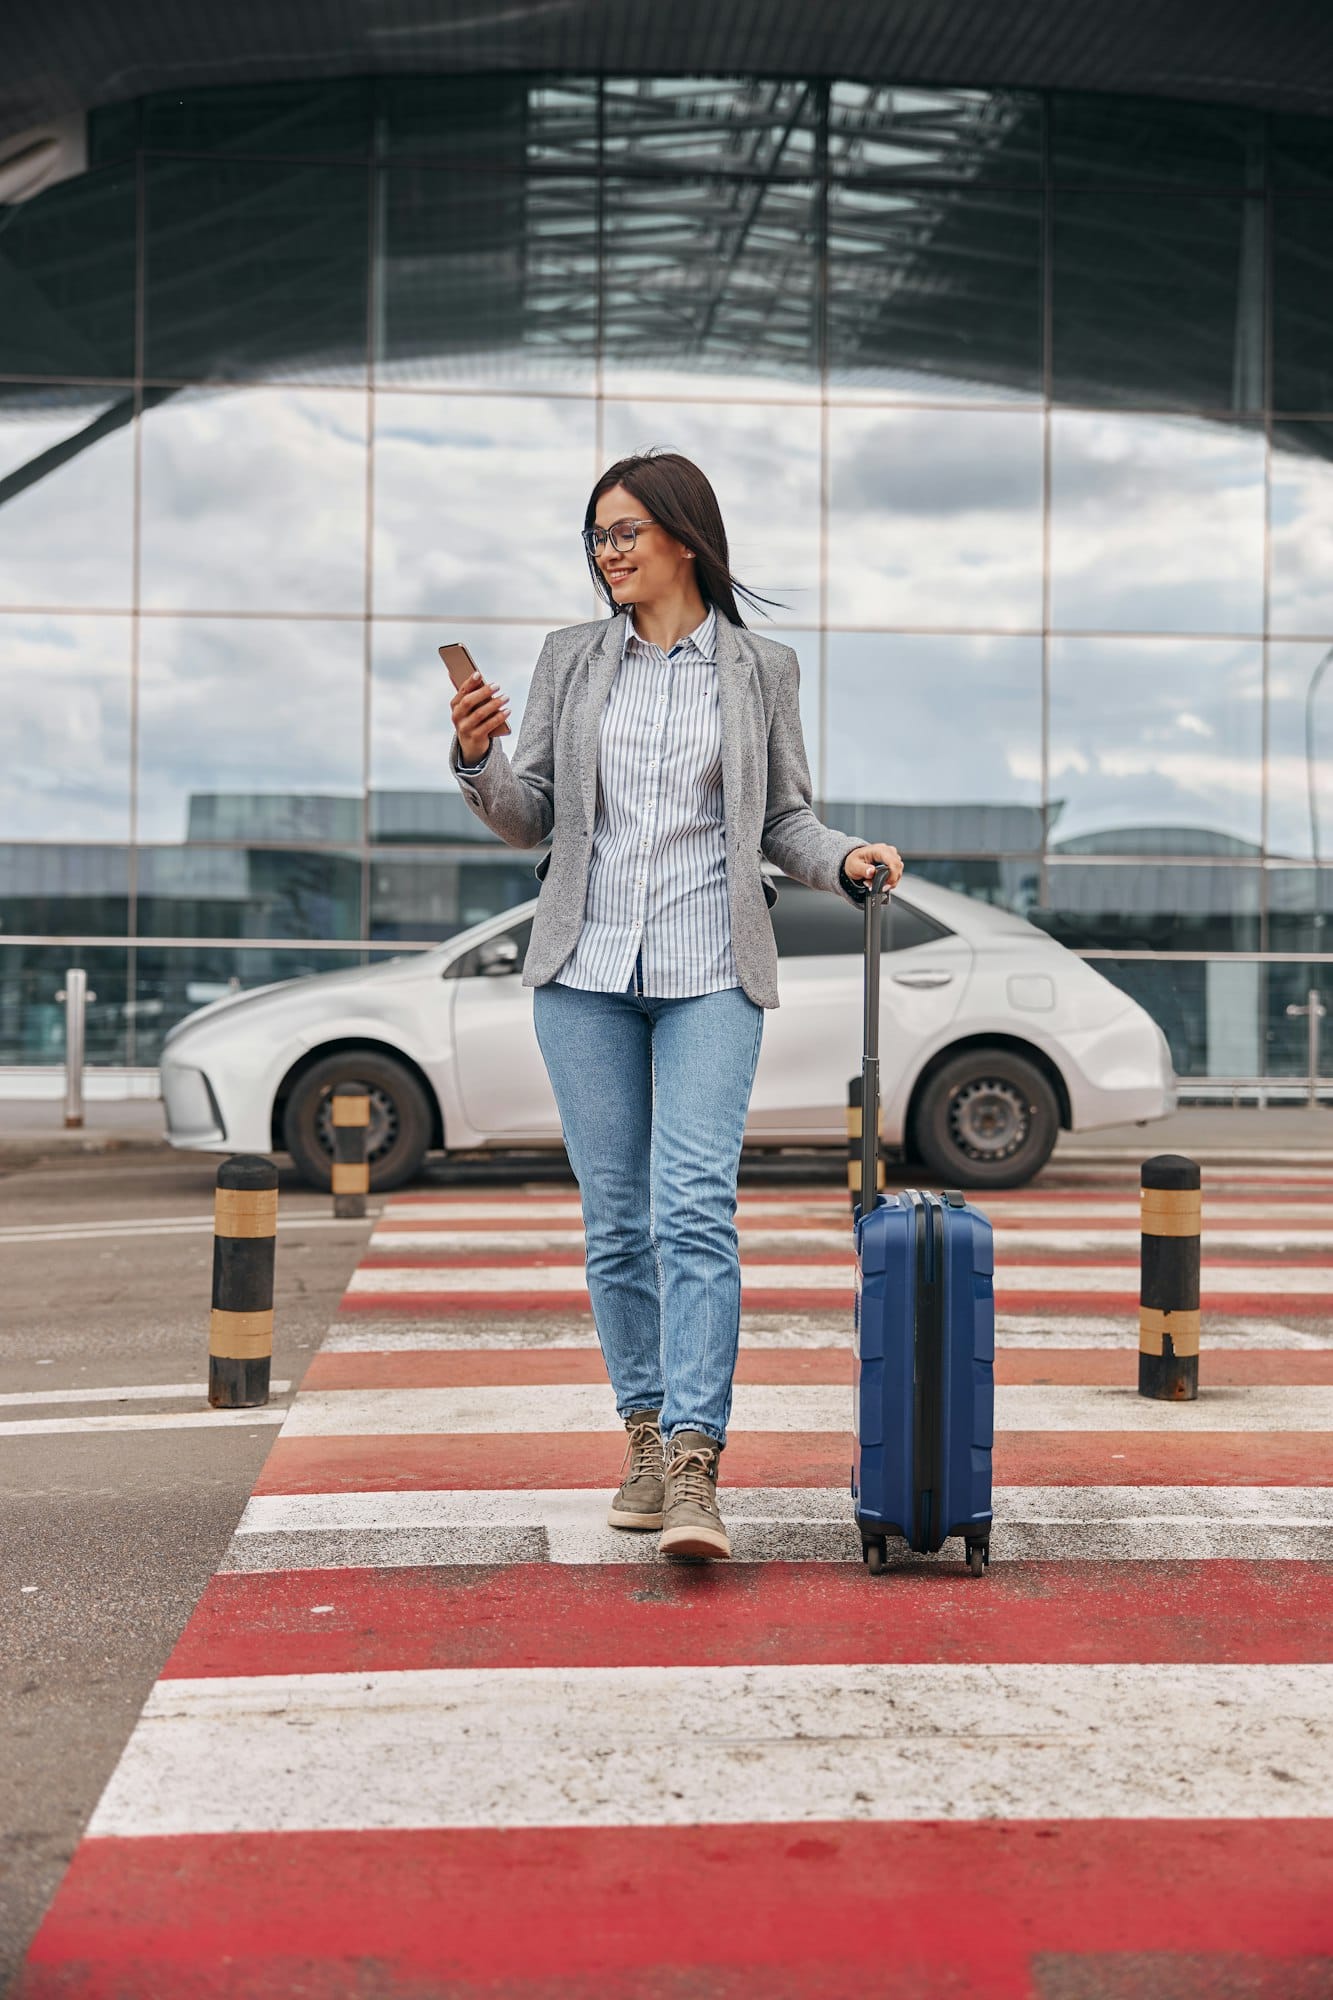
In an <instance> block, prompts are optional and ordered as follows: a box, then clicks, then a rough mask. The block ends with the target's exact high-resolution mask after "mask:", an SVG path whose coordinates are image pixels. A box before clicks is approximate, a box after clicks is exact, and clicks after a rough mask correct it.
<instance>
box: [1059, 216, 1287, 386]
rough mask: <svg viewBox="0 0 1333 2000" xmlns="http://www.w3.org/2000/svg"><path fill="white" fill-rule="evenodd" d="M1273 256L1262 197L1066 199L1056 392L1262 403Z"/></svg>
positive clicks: (1061, 236) (1062, 222)
mask: <svg viewBox="0 0 1333 2000" xmlns="http://www.w3.org/2000/svg"><path fill="white" fill-rule="evenodd" d="M1263 253H1264V245H1263V204H1262V202H1261V201H1260V200H1259V199H1258V198H1256V199H1255V200H1253V201H1251V202H1246V201H1243V200H1236V201H1221V200H1218V201H1212V200H1207V199H1204V198H1201V197H1196V196H1179V195H1099V194H1086V195H1085V194H1066V193H1063V192H1062V193H1060V194H1057V195H1056V197H1055V234H1054V250H1053V256H1054V270H1053V275H1052V293H1053V304H1052V370H1053V382H1054V392H1055V395H1056V396H1057V397H1058V398H1060V399H1061V400H1063V401H1066V402H1072V403H1105V404H1117V403H1118V404H1130V405H1133V404H1139V405H1160V406H1165V407H1169V408H1176V409H1180V408H1197V409H1210V410H1255V409H1260V408H1262V406H1263V400H1264V394H1263V389H1264V380H1263V347H1264V341H1263V334H1264V254H1263Z"/></svg>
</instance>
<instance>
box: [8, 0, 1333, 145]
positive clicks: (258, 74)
mask: <svg viewBox="0 0 1333 2000" xmlns="http://www.w3.org/2000/svg"><path fill="white" fill-rule="evenodd" d="M545 68H551V69H559V70H565V71H572V70H580V69H582V70H604V71H610V72H613V73H616V72H619V73H633V72H654V71H655V72H658V73H663V74H666V73H672V72H675V73H680V72H683V71H695V72H704V71H708V72H713V73H718V72H747V71H761V72H766V73H768V74H771V75H775V76H819V75H838V76H842V77H847V78H852V79H857V78H864V79H867V80H878V79H883V78H893V79H895V80H897V81H899V82H902V83H912V82H915V83H923V84H925V83H975V84H987V85H991V86H1002V85H1008V86H1011V87H1019V86H1027V87H1029V88H1043V89H1063V90H1096V91H1111V92H1116V93H1129V94H1138V95H1144V96H1150V97H1176V98H1194V99H1198V100H1203V101H1212V102H1216V103H1230V104H1246V105H1252V106H1257V107H1259V108H1263V109H1269V110H1286V111H1296V112H1300V111H1304V112H1310V113H1314V114H1316V115H1321V116H1327V115H1329V114H1330V113H1333V7H1330V6H1329V5H1328V4H1327V0H1264V4H1262V5H1256V4H1255V0H1113V4H1111V5H1108V4H1107V0H671V4H670V5H663V4H660V0H659V4H656V5H654V4H651V3H650V0H620V4H615V0H373V4H371V0H322V3H321V0H229V4H227V5H225V6H219V5H218V4H217V0H172V4H171V5H170V6H161V5H156V6H145V5H142V4H134V0H120V4H116V5H107V0H46V4H45V5H43V6H40V7H39V6H33V5H27V6H11V7H8V8H5V9H3V10H2V11H0V137H3V135H4V134H6V133H10V132H17V131H23V130H25V129H26V128H28V127H30V126H33V125H37V124H40V123H43V122H44V121H45V120H47V119H50V118H54V117H58V116H60V115H61V114H62V113H67V112H72V111H78V110H86V109H89V108H91V107H93V106H96V105H99V104H107V103H114V102H117V101H119V100H121V99H125V98H130V97H138V96H142V95H144V94H146V93H149V92H152V91H160V90H169V89H173V88H191V89H195V88H198V87H200V86H201V85H206V84H226V83H253V82H256V81H258V80H260V79H268V80H277V79H295V78H300V77H312V76H314V77H325V76H345V75H365V74H368V73H374V72H402V71H412V70H430V71H449V70H496V69H501V70H503V69H515V70H525V69H526V70H530V69H545Z"/></svg>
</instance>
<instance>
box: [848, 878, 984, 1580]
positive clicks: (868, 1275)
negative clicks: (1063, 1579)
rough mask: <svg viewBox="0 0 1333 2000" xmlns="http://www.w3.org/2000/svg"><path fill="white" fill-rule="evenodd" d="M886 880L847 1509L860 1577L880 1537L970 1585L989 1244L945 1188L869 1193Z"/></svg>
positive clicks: (859, 1212)
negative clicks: (963, 1565)
mask: <svg viewBox="0 0 1333 2000" xmlns="http://www.w3.org/2000/svg"><path fill="white" fill-rule="evenodd" d="M886 878H887V870H884V869H877V870H876V873H875V876H874V880H873V882H872V883H871V885H870V888H869V892H868V894H867V896H866V901H865V913H866V1007H865V1048H864V1051H863V1054H862V1082H861V1135H862V1137H861V1175H860V1189H861V1198H860V1201H859V1202H858V1205H857V1207H856V1209H855V1212H854V1213H855V1232H856V1313H855V1352H856V1396H855V1411H856V1447H855V1457H854V1459H853V1463H852V1500H853V1505H854V1507H855V1512H856V1524H857V1526H858V1528H859V1529H860V1531H861V1549H862V1554H863V1555H864V1557H865V1560H866V1562H867V1564H868V1565H869V1567H870V1569H871V1570H872V1571H875V1572H878V1571H879V1570H881V1569H882V1568H883V1567H884V1561H885V1556H886V1554H887V1537H888V1536H889V1535H890V1534H894V1535H901V1536H903V1537H904V1538H905V1540H906V1541H907V1542H908V1543H909V1545H910V1546H911V1547H912V1548H913V1549H915V1550H917V1551H918V1552H919V1553H921V1554H934V1553H935V1552H936V1551H937V1550H939V1549H940V1548H941V1547H942V1546H943V1544H944V1542H945V1541H947V1540H948V1538H949V1537H950V1536H951V1535H957V1536H961V1537H962V1539H963V1541H964V1543H965V1545H966V1550H967V1562H968V1568H969V1569H970V1570H971V1572H972V1574H973V1576H980V1575H981V1573H982V1571H983V1570H984V1569H985V1567H986V1564H987V1563H988V1561H989V1560H990V1530H991V1447H992V1444H993V1442H994V1433H995V1281H994V1272H995V1259H994V1246H993V1238H992V1232H991V1226H990V1223H989V1222H988V1221H987V1220H986V1217H985V1216H984V1215H982V1214H981V1213H980V1211H979V1210H977V1209H975V1208H973V1207H971V1206H970V1204H969V1203H968V1202H966V1201H965V1200H964V1198H963V1196H962V1195H961V1194H959V1193H957V1192H956V1191H954V1190H953V1189H946V1190H945V1191H944V1193H943V1194H939V1195H936V1194H925V1193H921V1192H918V1190H916V1189H915V1188H908V1189H905V1190H904V1191H903V1192H902V1193H901V1194H897V1195H893V1196H890V1197H887V1198H886V1197H885V1196H884V1195H882V1194H880V1193H879V1191H878V1188H877V1186H876V1181H877V1171H876V1169H877V1166H878V1151H879V1148H878V1134H879V1051H878V1044H879V952H880V921H879V919H880V908H881V903H880V893H881V890H882V888H883V885H884V882H885V880H886ZM867 1194H869V1196H870V1198H871V1199H872V1201H873V1206H871V1207H869V1208H868V1209H867V1207H866V1200H867Z"/></svg>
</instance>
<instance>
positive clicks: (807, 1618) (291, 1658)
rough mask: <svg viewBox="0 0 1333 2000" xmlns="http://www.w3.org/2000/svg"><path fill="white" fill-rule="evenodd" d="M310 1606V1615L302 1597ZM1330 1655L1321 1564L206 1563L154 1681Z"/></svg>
mask: <svg viewBox="0 0 1333 2000" xmlns="http://www.w3.org/2000/svg"><path fill="white" fill-rule="evenodd" d="M315 1604H320V1605H322V1606H323V1609H322V1610H321V1611H320V1612H319V1614H318V1615H316V1614H315V1613H314V1612H313V1611H312V1608H311V1607H312V1606H313V1605H315ZM848 1660H855V1661H857V1662H858V1663H863V1664H866V1663H872V1664H877V1663H885V1664H890V1663H902V1664H907V1663H911V1662H918V1661H919V1662H922V1663H931V1664H939V1663H942V1662H949V1663H954V1662H966V1661H974V1662H979V1663H982V1664H985V1663H988V1662H996V1663H1000V1662H1014V1663H1019V1662H1023V1663H1028V1664H1050V1665H1065V1664H1070V1663H1075V1662H1107V1661H1124V1662H1127V1663H1130V1664H1147V1663H1150V1662H1155V1661H1163V1662H1173V1663H1179V1662H1189V1661H1197V1662H1201V1663H1202V1662H1207V1661H1212V1660H1225V1661H1227V1662H1228V1663H1229V1664H1232V1665H1240V1664H1245V1663H1247V1662H1251V1663H1254V1664H1257V1665H1275V1664H1279V1663H1289V1662H1301V1661H1304V1662H1310V1663H1320V1662H1326V1661H1329V1660H1333V1561H1330V1562H1327V1563H1311V1562H1242V1561H1237V1562H1177V1563H1173V1562H1096V1563H1093V1562H1064V1563H1062V1562H1033V1563H1023V1562H1014V1563H1005V1564H1002V1565H997V1566H996V1567H995V1568H993V1569H992V1570H991V1572H990V1575H989V1577H988V1578H987V1580H986V1585H985V1588H984V1589H983V1588H980V1587H979V1586H978V1585H977V1583H976V1581H975V1580H974V1579H973V1578H972V1577H970V1576H967V1575H965V1574H961V1573H959V1572H957V1571H955V1570H952V1569H950V1570H944V1569H941V1570H931V1571H924V1570H915V1569H913V1570H905V1571H904V1572H902V1574H900V1575H897V1576H894V1577H893V1578H892V1580H891V1581H889V1582H887V1583H880V1584H876V1583H873V1582H871V1580H870V1579H869V1578H868V1577H867V1576H866V1574H865V1573H864V1571H863V1570H862V1569H860V1568H859V1566H857V1565H854V1564H843V1563H818V1562H808V1563H799V1562H798V1563H781V1562H774V1563H763V1564H737V1565H736V1566H735V1567H734V1568H714V1569H711V1570H704V1571H699V1570H695V1569H684V1570H681V1569H676V1570H668V1569H661V1570H654V1571H653V1572H652V1573H651V1574H650V1575H646V1576H645V1575H644V1574H643V1573H642V1571H639V1570H637V1569H635V1568H630V1567H627V1568H623V1569H622V1568H618V1567H617V1566H615V1565H614V1564H607V1565H600V1566H597V1567H586V1568H585V1567H581V1566H578V1565H575V1564H569V1563H526V1564H525V1563H513V1564H505V1565H497V1566H482V1565H479V1564H466V1565H457V1566H453V1567H445V1566H431V1567H428V1568H403V1569H338V1570H329V1569H322V1570H321V1569H313V1570H299V1569H298V1570H275V1571H266V1572H258V1573H253V1574H242V1573H233V1574H227V1575H222V1576H215V1577H214V1578H213V1580H212V1582H211V1583H210V1584H209V1586H208V1588H207V1590H206V1591H205V1592H204V1595H203V1598H202V1599H201V1601H200V1603H199V1606H198V1608H197V1610H196V1611H195V1613H194V1615H193V1617H192V1618H191V1619H190V1622H189V1624H188V1625H187V1626H186V1628H185V1631H184V1633H183V1635H182V1637H181V1639H180V1641H179V1643H178V1645H177V1647H176V1649H175V1651H174V1652H173V1654H172V1656H171V1658H170V1659H169V1660H168V1662H167V1664H166V1666H165V1667H164V1668H163V1669H162V1673H163V1678H164V1679H171V1678H181V1679H194V1678H201V1677H203V1676H206V1675H209V1676H211V1675H235V1674H335V1673H370V1672H374V1671H378V1670H385V1669H390V1668H392V1669H394V1670H399V1669H401V1670H404V1671H406V1670H409V1669H418V1668H423V1667H496V1668H504V1667H678V1666H689V1667H707V1666H764V1665H769V1666H806V1665H811V1664H816V1663H820V1662H828V1663H831V1664H834V1665H836V1664H838V1663H839V1662H843V1661H848Z"/></svg>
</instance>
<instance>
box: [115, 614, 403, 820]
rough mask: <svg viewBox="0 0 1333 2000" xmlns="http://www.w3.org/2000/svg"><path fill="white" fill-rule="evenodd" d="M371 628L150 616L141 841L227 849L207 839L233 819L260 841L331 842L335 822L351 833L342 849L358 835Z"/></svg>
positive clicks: (143, 685) (144, 638)
mask: <svg viewBox="0 0 1333 2000" xmlns="http://www.w3.org/2000/svg"><path fill="white" fill-rule="evenodd" d="M362 629H363V628H362V626H361V624H360V622H359V621H357V622H350V621H349V622H348V623H346V624H337V623H334V622H332V621H329V620H318V619H310V620H305V621H303V620H300V619H294V618H291V619H283V620H276V621H266V620H264V619H258V618H255V619H222V618H148V619H145V620H144V623H143V627H142V632H141V639H140V644H141V653H140V696H139V716H140V722H139V732H140V733H139V833H140V837H141V838H143V839H147V840H164V841H179V840H197V839H200V838H201V837H207V838H213V839H216V838H218V835H217V834H216V833H212V832H210V833H208V834H205V832H204V829H206V828H212V827H215V826H216V825H217V824H218V822H219V817H220V815H228V816H229V817H230V818H231V819H232V821H233V823H234V820H235V818H236V817H237V816H240V817H241V819H242V827H241V831H242V832H248V833H249V834H250V836H251V838H255V839H262V840H275V839H276V840H309V839H312V838H314V839H320V838H326V837H328V836H327V835H326V834H325V832H324V828H325V827H326V826H328V825H329V824H337V825H338V826H339V827H340V829H342V830H340V831H339V833H338V834H337V835H336V837H337V838H339V839H347V838H349V837H350V838H358V837H359V835H360V830H361V829H360V813H359V806H360V796H361V786H362V720H361V712H362V701H363V695H364V688H365V672H364V664H363V658H362ZM219 793H221V794H222V795H223V797H222V799H219V798H218V797H217V794H219ZM353 821H355V824H352V822H353ZM312 827H313V828H314V829H318V830H316V831H312V830H311V829H312ZM233 837H235V836H234V834H233Z"/></svg>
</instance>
